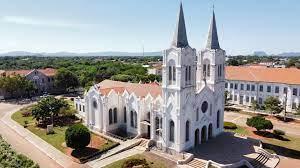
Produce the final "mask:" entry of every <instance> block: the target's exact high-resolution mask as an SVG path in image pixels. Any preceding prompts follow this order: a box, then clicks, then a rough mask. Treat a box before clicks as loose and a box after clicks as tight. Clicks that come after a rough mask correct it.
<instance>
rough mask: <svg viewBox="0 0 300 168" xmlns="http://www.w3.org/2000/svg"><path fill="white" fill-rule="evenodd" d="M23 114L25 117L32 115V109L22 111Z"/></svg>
mask: <svg viewBox="0 0 300 168" xmlns="http://www.w3.org/2000/svg"><path fill="white" fill-rule="evenodd" d="M21 114H22V116H23V117H29V116H31V111H30V110H26V111H22V113H21Z"/></svg>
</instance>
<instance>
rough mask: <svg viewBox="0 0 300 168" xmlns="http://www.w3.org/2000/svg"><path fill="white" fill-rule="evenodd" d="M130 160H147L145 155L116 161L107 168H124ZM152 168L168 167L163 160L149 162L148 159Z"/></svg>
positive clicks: (106, 167)
mask: <svg viewBox="0 0 300 168" xmlns="http://www.w3.org/2000/svg"><path fill="white" fill-rule="evenodd" d="M130 159H146V157H145V156H144V155H143V154H138V155H134V156H131V157H128V158H125V159H122V160H119V161H116V162H114V163H112V164H110V165H107V166H105V168H122V165H123V164H124V163H125V161H127V160H130ZM146 160H147V162H148V164H149V166H150V168H167V166H166V165H165V164H164V161H163V160H157V159H155V160H149V159H146Z"/></svg>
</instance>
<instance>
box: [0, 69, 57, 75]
mask: <svg viewBox="0 0 300 168" xmlns="http://www.w3.org/2000/svg"><path fill="white" fill-rule="evenodd" d="M32 71H34V69H33V70H32V69H23V70H7V71H2V73H1V74H2V75H4V74H5V75H6V76H15V75H21V76H26V75H28V74H29V73H31V72H32ZM37 71H39V72H41V73H43V74H45V75H46V76H54V75H55V73H56V71H57V70H56V69H53V68H46V69H37Z"/></svg>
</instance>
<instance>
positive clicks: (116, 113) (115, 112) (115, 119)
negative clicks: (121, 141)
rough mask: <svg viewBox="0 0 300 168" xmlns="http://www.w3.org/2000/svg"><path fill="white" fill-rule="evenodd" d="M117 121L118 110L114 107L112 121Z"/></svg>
mask: <svg viewBox="0 0 300 168" xmlns="http://www.w3.org/2000/svg"><path fill="white" fill-rule="evenodd" d="M117 122H118V110H117V108H114V123H117Z"/></svg>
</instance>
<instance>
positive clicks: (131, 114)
mask: <svg viewBox="0 0 300 168" xmlns="http://www.w3.org/2000/svg"><path fill="white" fill-rule="evenodd" d="M130 126H131V127H134V121H133V111H130Z"/></svg>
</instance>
